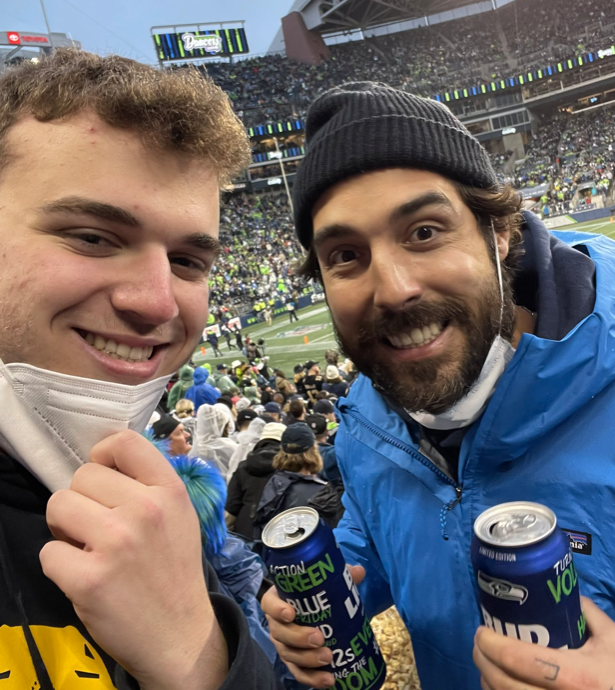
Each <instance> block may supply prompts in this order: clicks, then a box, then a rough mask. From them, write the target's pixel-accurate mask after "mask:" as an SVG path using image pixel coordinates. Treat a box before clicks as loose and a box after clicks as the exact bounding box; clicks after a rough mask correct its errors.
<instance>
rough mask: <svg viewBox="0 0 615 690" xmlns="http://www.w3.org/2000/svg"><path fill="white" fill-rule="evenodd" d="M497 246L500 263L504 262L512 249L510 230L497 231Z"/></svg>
mask: <svg viewBox="0 0 615 690" xmlns="http://www.w3.org/2000/svg"><path fill="white" fill-rule="evenodd" d="M495 238H496V246H497V249H498V254H499V256H500V263H504V259H505V258H506V257H507V256H508V252H509V250H510V230H502V231H501V232H496V233H495Z"/></svg>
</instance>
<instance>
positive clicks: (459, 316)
mask: <svg viewBox="0 0 615 690" xmlns="http://www.w3.org/2000/svg"><path fill="white" fill-rule="evenodd" d="M471 320H472V314H471V313H470V310H469V309H468V307H467V306H466V305H465V304H464V303H463V302H462V301H461V300H459V299H456V298H454V297H449V298H447V299H445V300H441V301H439V302H422V303H419V304H416V305H414V306H412V307H409V308H408V309H404V310H403V311H390V312H388V313H383V314H380V315H379V316H376V317H375V318H373V319H372V320H371V321H367V322H365V323H363V325H362V326H361V328H360V329H359V332H358V341H359V342H361V343H366V342H370V341H373V340H382V338H386V337H388V336H396V335H398V334H399V333H407V332H408V331H410V330H412V329H413V328H419V329H421V328H423V326H429V325H430V324H432V323H437V324H442V323H446V322H449V321H455V322H456V323H457V324H459V325H463V324H466V323H469V322H471Z"/></svg>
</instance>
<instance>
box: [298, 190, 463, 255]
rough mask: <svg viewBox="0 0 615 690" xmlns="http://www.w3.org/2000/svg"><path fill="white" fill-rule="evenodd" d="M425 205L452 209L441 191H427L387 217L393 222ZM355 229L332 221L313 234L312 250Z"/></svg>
mask: <svg viewBox="0 0 615 690" xmlns="http://www.w3.org/2000/svg"><path fill="white" fill-rule="evenodd" d="M425 206H444V207H446V208H448V209H451V210H454V207H453V204H452V203H451V200H450V199H449V198H448V197H447V196H446V194H442V192H427V193H425V194H423V195H421V196H419V197H417V198H416V199H412V201H407V202H406V203H404V204H402V205H401V206H398V207H397V208H396V209H395V210H394V211H393V213H391V215H390V217H389V222H390V223H395V222H396V221H398V220H400V219H401V218H405V217H406V216H410V215H412V214H413V213H416V212H417V211H420V210H421V209H422V208H423V207H425ZM355 233H356V230H355V229H354V228H353V227H352V226H350V225H344V224H343V223H334V224H332V225H326V226H325V227H324V228H322V230H319V231H318V232H317V233H315V234H314V240H313V242H312V246H313V248H314V251H316V252H317V251H318V249H319V248H320V247H322V245H323V244H324V243H325V242H327V241H329V240H340V239H345V238H346V237H349V236H351V235H354V234H355Z"/></svg>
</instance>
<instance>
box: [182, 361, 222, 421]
mask: <svg viewBox="0 0 615 690" xmlns="http://www.w3.org/2000/svg"><path fill="white" fill-rule="evenodd" d="M208 377H209V373H208V371H207V370H206V369H203V367H198V368H197V369H195V371H194V374H193V381H194V384H193V385H192V386H191V387H190V388H188V390H187V391H186V394H185V395H184V398H186V400H192V402H193V403H194V408H195V409H196V411H197V412H198V410H199V408H200V407H201V405H204V404H208V405H213V404H214V403H215V402H216V400H218V398H219V397H220V391H219V390H218V389H217V388H214V387H213V386H210V385H209V384H208V383H207V379H208Z"/></svg>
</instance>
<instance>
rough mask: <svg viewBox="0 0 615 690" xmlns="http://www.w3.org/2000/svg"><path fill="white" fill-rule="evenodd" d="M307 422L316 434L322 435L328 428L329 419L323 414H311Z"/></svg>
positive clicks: (306, 419)
mask: <svg viewBox="0 0 615 690" xmlns="http://www.w3.org/2000/svg"><path fill="white" fill-rule="evenodd" d="M305 423H306V424H307V425H308V426H309V427H310V429H311V430H312V431H313V432H314V436H322V435H323V434H324V433H325V431H326V430H327V420H326V419H325V418H324V417H323V416H322V415H321V414H309V415H307V417H306V418H305Z"/></svg>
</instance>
